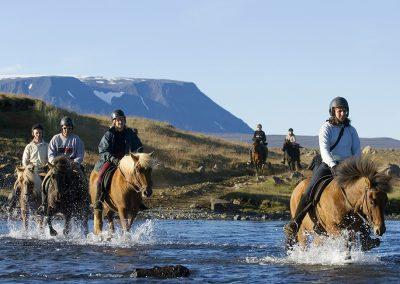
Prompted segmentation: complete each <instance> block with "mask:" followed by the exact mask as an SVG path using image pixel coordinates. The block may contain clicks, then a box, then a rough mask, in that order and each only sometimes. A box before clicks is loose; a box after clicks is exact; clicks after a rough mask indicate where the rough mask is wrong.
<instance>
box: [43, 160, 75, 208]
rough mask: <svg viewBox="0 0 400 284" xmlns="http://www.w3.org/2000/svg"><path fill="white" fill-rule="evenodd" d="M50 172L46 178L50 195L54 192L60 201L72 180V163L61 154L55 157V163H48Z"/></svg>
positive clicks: (54, 195) (54, 196)
mask: <svg viewBox="0 0 400 284" xmlns="http://www.w3.org/2000/svg"><path fill="white" fill-rule="evenodd" d="M48 166H49V172H48V174H47V176H46V178H45V180H46V181H47V182H46V185H47V187H48V189H47V190H48V192H49V197H50V193H52V195H53V198H55V199H56V201H58V202H60V200H61V197H62V196H63V194H65V193H66V192H67V191H68V189H69V186H70V182H71V175H72V169H71V163H70V161H69V159H68V158H66V157H64V156H60V157H57V158H55V159H54V161H53V163H48Z"/></svg>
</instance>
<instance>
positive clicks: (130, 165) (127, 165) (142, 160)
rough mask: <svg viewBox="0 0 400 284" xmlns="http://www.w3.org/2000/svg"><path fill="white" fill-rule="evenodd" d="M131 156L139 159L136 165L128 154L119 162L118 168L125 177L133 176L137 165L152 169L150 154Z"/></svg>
mask: <svg viewBox="0 0 400 284" xmlns="http://www.w3.org/2000/svg"><path fill="white" fill-rule="evenodd" d="M133 155H135V156H136V157H138V158H139V160H138V161H137V162H136V163H135V161H134V160H133V158H132V157H131V155H130V154H127V155H125V156H124V157H123V158H122V159H121V161H120V162H119V168H120V170H121V171H122V172H123V173H124V175H126V176H131V175H133V172H134V171H135V168H136V167H137V165H140V166H141V167H143V168H153V167H154V159H153V158H152V157H151V154H147V153H137V154H133Z"/></svg>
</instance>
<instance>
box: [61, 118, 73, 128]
mask: <svg viewBox="0 0 400 284" xmlns="http://www.w3.org/2000/svg"><path fill="white" fill-rule="evenodd" d="M60 126H71V127H74V122H73V121H72V118H70V117H68V116H64V117H63V118H62V119H61V121H60Z"/></svg>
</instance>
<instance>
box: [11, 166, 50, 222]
mask: <svg viewBox="0 0 400 284" xmlns="http://www.w3.org/2000/svg"><path fill="white" fill-rule="evenodd" d="M15 172H16V174H17V180H16V182H15V185H14V190H18V191H19V204H20V207H21V220H22V224H23V228H24V229H25V230H28V220H29V214H32V213H33V212H36V210H37V209H38V207H39V206H40V201H41V198H40V197H41V194H40V193H41V184H42V180H41V178H40V176H39V174H38V172H37V171H36V170H35V167H34V166H33V165H28V166H26V167H17V168H16V169H15ZM36 221H37V223H38V225H39V228H42V225H43V217H41V216H36Z"/></svg>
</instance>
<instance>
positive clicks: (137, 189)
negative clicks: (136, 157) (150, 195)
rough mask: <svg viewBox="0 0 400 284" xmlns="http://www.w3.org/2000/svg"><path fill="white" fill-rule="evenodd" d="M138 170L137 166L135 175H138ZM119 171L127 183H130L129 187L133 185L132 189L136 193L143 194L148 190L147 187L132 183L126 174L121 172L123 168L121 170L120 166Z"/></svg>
mask: <svg viewBox="0 0 400 284" xmlns="http://www.w3.org/2000/svg"><path fill="white" fill-rule="evenodd" d="M136 168H137V166H135V169H134V172H135V174H136V172H137V170H136ZM118 169H119V171H120V172H121V174H122V176H123V177H124V179H125V181H126V183H128V184H129V185H131V186H132V188H133V190H134V191H135V192H136V193H142V192H144V191H145V190H146V187H144V186H142V185H141V184H139V183H138V182H136V183H133V182H131V181H130V179H128V178H127V177H126V176H125V174H124V172H123V171H122V170H121V168H120V167H119V166H118ZM136 180H137V179H136Z"/></svg>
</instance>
